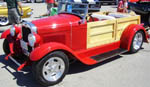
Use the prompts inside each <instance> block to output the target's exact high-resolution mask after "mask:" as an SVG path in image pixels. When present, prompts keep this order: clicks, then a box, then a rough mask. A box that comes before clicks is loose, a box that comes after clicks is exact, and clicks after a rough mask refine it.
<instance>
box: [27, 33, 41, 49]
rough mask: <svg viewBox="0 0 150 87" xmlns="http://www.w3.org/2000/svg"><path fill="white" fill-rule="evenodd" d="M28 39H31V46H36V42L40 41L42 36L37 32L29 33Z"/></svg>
mask: <svg viewBox="0 0 150 87" xmlns="http://www.w3.org/2000/svg"><path fill="white" fill-rule="evenodd" d="M28 41H29V45H30V46H31V47H34V46H35V44H37V43H39V42H40V36H39V35H37V34H35V33H32V34H29V35H28Z"/></svg>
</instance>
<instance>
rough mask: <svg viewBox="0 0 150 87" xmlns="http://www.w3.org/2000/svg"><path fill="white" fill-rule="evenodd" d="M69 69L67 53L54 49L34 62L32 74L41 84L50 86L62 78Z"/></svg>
mask: <svg viewBox="0 0 150 87" xmlns="http://www.w3.org/2000/svg"><path fill="white" fill-rule="evenodd" d="M68 69H69V60H68V58H67V55H66V54H65V53H63V52H61V51H55V52H52V53H50V54H48V55H47V56H45V57H43V58H42V59H41V60H40V61H38V62H34V64H33V66H32V71H33V75H34V76H35V78H36V80H37V81H38V82H39V83H40V84H41V85H43V86H52V85H55V84H57V83H59V82H61V81H62V80H63V78H64V77H65V75H66V73H67V72H68Z"/></svg>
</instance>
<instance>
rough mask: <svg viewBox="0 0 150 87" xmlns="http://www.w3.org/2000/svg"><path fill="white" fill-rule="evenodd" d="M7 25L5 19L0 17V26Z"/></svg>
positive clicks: (6, 19)
mask: <svg viewBox="0 0 150 87" xmlns="http://www.w3.org/2000/svg"><path fill="white" fill-rule="evenodd" d="M8 23H9V21H8V18H7V17H0V25H7V24H8Z"/></svg>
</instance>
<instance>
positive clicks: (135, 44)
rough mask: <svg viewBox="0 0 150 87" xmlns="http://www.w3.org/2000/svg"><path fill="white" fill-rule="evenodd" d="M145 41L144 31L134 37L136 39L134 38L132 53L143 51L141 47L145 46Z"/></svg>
mask: <svg viewBox="0 0 150 87" xmlns="http://www.w3.org/2000/svg"><path fill="white" fill-rule="evenodd" d="M143 39H144V34H143V32H142V31H138V32H137V33H136V34H135V35H134V38H133V40H132V44H131V49H130V52H131V53H135V52H137V51H139V50H140V49H141V46H142V44H143Z"/></svg>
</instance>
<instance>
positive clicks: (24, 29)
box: [22, 26, 31, 42]
mask: <svg viewBox="0 0 150 87" xmlns="http://www.w3.org/2000/svg"><path fill="white" fill-rule="evenodd" d="M30 33H31V30H30V29H29V28H28V27H25V26H23V27H22V39H23V41H25V42H28V35H29V34H30Z"/></svg>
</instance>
